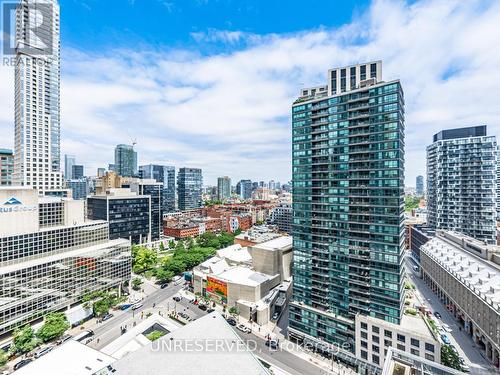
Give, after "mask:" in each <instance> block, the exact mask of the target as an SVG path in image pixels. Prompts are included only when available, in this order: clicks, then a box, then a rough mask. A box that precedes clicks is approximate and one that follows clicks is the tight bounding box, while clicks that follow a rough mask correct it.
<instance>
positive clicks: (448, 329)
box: [443, 324, 453, 332]
mask: <svg viewBox="0 0 500 375" xmlns="http://www.w3.org/2000/svg"><path fill="white" fill-rule="evenodd" d="M443 329H444V330H445V331H446V332H453V330H452V329H451V328H450V326H449V325H448V324H443Z"/></svg>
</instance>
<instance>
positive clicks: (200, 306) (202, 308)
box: [198, 305, 207, 311]
mask: <svg viewBox="0 0 500 375" xmlns="http://www.w3.org/2000/svg"><path fill="white" fill-rule="evenodd" d="M198 308H199V309H200V310H203V311H205V310H206V309H207V305H198Z"/></svg>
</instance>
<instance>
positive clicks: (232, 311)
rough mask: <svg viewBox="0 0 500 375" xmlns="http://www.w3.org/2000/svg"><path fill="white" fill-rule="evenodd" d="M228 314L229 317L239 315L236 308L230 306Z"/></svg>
mask: <svg viewBox="0 0 500 375" xmlns="http://www.w3.org/2000/svg"><path fill="white" fill-rule="evenodd" d="M229 314H231V315H238V314H239V311H238V308H236V307H234V306H231V307H230V308H229Z"/></svg>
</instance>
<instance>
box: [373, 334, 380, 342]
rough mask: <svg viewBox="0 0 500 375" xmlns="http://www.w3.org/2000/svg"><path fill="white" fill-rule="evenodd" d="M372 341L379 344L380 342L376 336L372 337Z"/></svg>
mask: <svg viewBox="0 0 500 375" xmlns="http://www.w3.org/2000/svg"><path fill="white" fill-rule="evenodd" d="M372 341H373V342H376V343H377V344H378V343H379V342H380V340H379V338H378V336H374V335H372Z"/></svg>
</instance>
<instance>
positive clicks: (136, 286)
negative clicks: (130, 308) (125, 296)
mask: <svg viewBox="0 0 500 375" xmlns="http://www.w3.org/2000/svg"><path fill="white" fill-rule="evenodd" d="M141 285H142V280H141V279H139V278H138V277H134V279H133V280H132V289H134V290H139V289H141Z"/></svg>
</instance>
